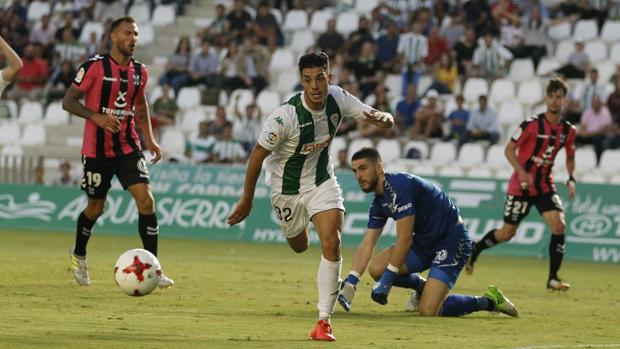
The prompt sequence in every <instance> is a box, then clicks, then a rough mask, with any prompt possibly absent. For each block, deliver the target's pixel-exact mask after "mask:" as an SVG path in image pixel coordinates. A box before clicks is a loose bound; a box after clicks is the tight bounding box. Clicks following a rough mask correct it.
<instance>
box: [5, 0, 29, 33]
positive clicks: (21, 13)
mask: <svg viewBox="0 0 620 349" xmlns="http://www.w3.org/2000/svg"><path fill="white" fill-rule="evenodd" d="M5 3H6V1H5ZM14 15H15V16H17V17H19V19H20V20H21V21H22V23H25V22H26V20H27V19H28V18H27V16H28V6H24V5H23V4H22V1H21V0H12V1H11V4H10V5H9V6H7V7H5V8H4V21H3V22H4V23H6V22H8V21H9V19H10V18H11V17H12V16H14ZM3 36H4V35H3ZM5 37H6V36H5Z"/></svg>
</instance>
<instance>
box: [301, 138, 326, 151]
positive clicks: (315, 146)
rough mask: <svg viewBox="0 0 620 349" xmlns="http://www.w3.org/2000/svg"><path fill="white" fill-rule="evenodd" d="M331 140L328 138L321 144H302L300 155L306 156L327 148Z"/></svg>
mask: <svg viewBox="0 0 620 349" xmlns="http://www.w3.org/2000/svg"><path fill="white" fill-rule="evenodd" d="M331 140H332V139H331V138H329V139H328V140H327V141H326V142H322V143H307V144H304V145H303V147H301V151H300V154H304V155H308V154H310V153H312V152H315V151H318V150H321V149H323V148H326V147H327V146H329V142H331Z"/></svg>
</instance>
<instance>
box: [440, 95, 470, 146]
mask: <svg viewBox="0 0 620 349" xmlns="http://www.w3.org/2000/svg"><path fill="white" fill-rule="evenodd" d="M464 102H465V98H463V95H458V96H456V109H455V110H453V111H451V112H450V115H448V120H449V121H450V134H449V135H448V137H446V139H445V140H446V141H449V140H451V139H456V140H457V141H459V143H463V140H464V139H466V137H467V121H468V120H469V110H466V109H465V108H463V103H464Z"/></svg>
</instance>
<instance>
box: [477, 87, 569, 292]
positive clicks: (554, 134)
mask: <svg viewBox="0 0 620 349" xmlns="http://www.w3.org/2000/svg"><path fill="white" fill-rule="evenodd" d="M566 93H567V87H566V84H565V83H564V81H562V80H560V79H558V78H553V79H551V80H550V81H549V83H548V84H547V88H546V96H545V102H546V104H547V111H546V112H544V113H542V114H539V115H533V116H531V117H530V118H528V119H527V120H525V121H524V122H522V123H521V125H520V127H519V128H518V129H517V130H516V131H515V133H514V134H513V136H512V138H511V139H510V141H508V144H507V145H506V149H505V152H504V153H505V154H506V158H507V159H508V161H509V162H510V164H511V165H512V167H513V168H514V169H515V171H514V172H513V174H512V177H511V178H510V182H509V183H508V193H507V195H506V203H505V205H504V225H503V226H502V227H501V228H499V229H493V230H491V231H489V232H488V233H487V234H486V235H485V236H484V238H482V240H480V241H478V242H477V243H476V244H475V245H474V248H473V251H472V254H471V256H470V257H469V260H468V261H467V265H466V266H465V269H466V271H467V273H468V274H471V273H472V272H473V270H474V263H475V262H476V259H477V258H478V255H479V254H480V252H482V251H483V250H485V249H487V248H490V247H493V246H495V245H497V244H498V243H500V242H504V241H508V240H510V239H512V237H513V236H514V235H515V234H516V232H517V228H518V227H519V224H520V222H521V220H523V218H525V217H526V216H527V215H528V213H529V212H530V208H531V206H532V205H534V206H536V208H537V209H538V212H539V213H540V214H541V215H542V216H543V218H544V220H545V222H546V223H547V224H548V225H549V226H550V227H551V243H550V244H549V278H548V280H547V288H548V289H551V290H563V291H566V290H568V288H569V287H570V285H569V284H568V283H566V282H564V281H562V279H560V278H559V277H558V270H559V269H560V266H561V264H562V258H563V257H564V229H565V226H566V220H565V217H564V211H563V208H562V200H561V199H560V196H559V195H558V194H557V193H556V190H555V183H554V182H553V175H552V174H551V170H552V168H553V161H554V159H555V156H556V154H557V153H558V152H559V151H560V149H561V148H562V147H564V148H565V149H566V170H567V171H568V175H569V179H568V181H567V182H566V185H567V187H568V197H569V198H570V199H572V198H573V197H574V196H575V190H576V189H575V178H574V177H573V171H574V170H575V127H574V126H573V125H571V124H570V123H569V122H568V121H565V120H562V107H563V106H564V104H565V99H566Z"/></svg>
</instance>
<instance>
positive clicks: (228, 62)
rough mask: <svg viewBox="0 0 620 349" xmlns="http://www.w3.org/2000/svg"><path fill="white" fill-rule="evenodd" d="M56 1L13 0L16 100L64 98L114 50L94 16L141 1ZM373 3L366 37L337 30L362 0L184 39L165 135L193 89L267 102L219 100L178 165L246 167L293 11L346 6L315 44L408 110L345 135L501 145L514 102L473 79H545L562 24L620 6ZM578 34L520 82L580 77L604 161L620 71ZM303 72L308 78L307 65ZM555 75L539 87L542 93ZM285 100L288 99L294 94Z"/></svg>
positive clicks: (262, 14) (359, 87) (578, 97)
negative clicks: (522, 67) (19, 65)
mask: <svg viewBox="0 0 620 349" xmlns="http://www.w3.org/2000/svg"><path fill="white" fill-rule="evenodd" d="M358 1H360V0H358ZM33 2H38V1H33ZM50 2H51V3H52V6H51V12H50V13H49V14H46V15H44V16H43V17H41V19H40V20H37V21H35V22H28V21H27V11H28V8H27V5H25V4H26V3H28V1H13V2H12V3H11V4H10V5H9V6H8V7H5V8H4V9H3V10H2V13H1V15H0V19H1V34H2V35H3V36H4V37H5V38H6V39H7V41H8V42H9V43H10V44H11V46H12V47H14V48H15V49H16V50H17V52H18V53H19V54H20V56H22V57H23V58H24V68H23V69H22V71H21V73H20V75H19V76H18V78H17V79H16V83H15V84H14V85H13V87H12V88H11V89H10V90H9V91H7V93H6V98H11V99H19V98H30V99H34V100H41V101H44V103H48V102H49V101H52V100H57V99H59V98H61V97H62V96H63V94H64V91H65V90H66V88H67V87H68V86H69V84H70V83H71V81H72V77H73V76H74V74H75V67H76V64H78V63H79V62H81V61H83V60H84V59H86V58H87V57H89V56H92V55H94V54H96V53H101V52H105V51H107V49H108V47H109V39H108V37H107V34H106V33H103V35H101V36H100V37H99V36H97V35H94V34H92V35H90V36H89V41H88V43H86V44H85V43H82V42H80V41H78V37H79V36H80V35H81V34H82V33H81V32H80V30H81V28H82V26H83V25H84V24H85V23H86V22H87V21H91V20H95V21H102V22H104V23H105V27H106V28H107V26H108V25H109V23H110V19H109V18H108V16H110V15H111V14H117V15H121V14H124V13H126V12H127V9H128V8H129V6H131V4H132V3H133V1H130V2H127V1H122V2H121V1H90V0H81V1H80V0H73V1H71V0H69V1H50ZM158 2H162V1H158ZM169 2H175V3H178V4H179V8H180V10H179V11H183V5H184V4H185V2H184V1H169ZM372 2H373V3H375V2H376V3H377V6H376V7H375V8H373V9H370V10H369V11H368V13H366V14H360V15H359V17H357V18H358V25H357V26H355V27H356V29H355V30H353V31H352V32H350V33H345V32H343V31H339V30H338V23H337V20H336V19H335V18H336V17H337V16H336V15H333V14H334V13H335V14H338V13H343V12H346V11H349V10H352V6H354V5H352V4H354V3H355V2H354V1H335V0H297V1H292V0H289V1H251V0H247V1H244V0H234V1H227V2H222V3H219V2H217V1H216V4H217V5H216V7H215V15H214V17H213V18H211V19H210V21H209V24H208V26H206V27H205V28H201V30H199V32H198V33H197V34H196V35H188V36H183V37H181V38H180V39H179V40H178V43H176V44H175V47H174V48H171V53H170V55H169V56H168V59H167V62H166V65H165V70H164V72H163V74H162V75H161V76H159V77H153V78H152V79H151V85H154V84H157V83H159V85H160V86H161V90H162V93H161V97H158V98H157V99H156V100H155V101H154V104H153V106H152V112H153V118H154V123H155V127H156V128H158V129H159V128H161V129H164V128H165V127H167V126H171V125H174V124H175V123H176V124H178V123H179V122H180V120H179V119H180V117H178V116H179V115H180V110H181V108H179V104H180V103H179V100H178V99H175V98H176V96H178V95H179V94H180V92H181V90H182V89H183V88H185V87H198V88H200V90H201V91H202V92H201V93H202V100H203V102H204V101H205V100H209V101H210V100H213V101H215V102H213V103H211V102H207V103H208V104H217V101H218V99H219V94H220V91H225V93H226V95H227V96H228V97H229V98H230V97H233V96H235V91H237V90H239V89H248V90H250V91H252V94H253V97H254V99H253V100H252V101H250V102H249V103H248V102H247V101H245V102H244V103H242V105H240V103H239V100H238V99H237V100H229V102H227V103H226V104H225V105H219V106H216V108H215V117H214V118H212V119H213V121H204V120H200V125H199V127H198V128H197V129H199V131H198V132H195V134H193V135H191V136H189V137H188V138H187V145H186V150H185V154H181V155H179V156H176V157H173V159H174V160H176V161H190V162H195V163H205V162H220V163H239V162H243V161H245V159H246V157H247V155H248V154H249V151H250V149H251V147H252V146H253V144H254V143H255V142H256V138H257V136H258V132H259V129H260V126H261V117H263V116H265V115H266V114H268V113H270V112H271V110H260V108H259V107H258V105H257V103H256V98H257V97H258V95H259V94H260V93H261V91H265V90H276V91H280V90H278V89H277V88H276V84H277V83H278V82H279V81H280V80H278V79H277V78H278V76H276V74H274V73H273V71H272V69H270V64H271V63H272V59H274V56H275V55H276V54H277V53H278V52H279V51H280V49H281V48H290V47H293V46H294V45H296V42H295V40H293V34H297V32H295V33H293V32H292V31H286V30H285V28H284V25H283V24H282V18H284V17H286V16H287V14H288V13H289V12H291V11H297V10H302V11H304V12H305V13H306V14H307V17H306V18H312V16H314V15H318V14H319V13H322V11H323V12H324V10H325V9H326V8H329V9H331V10H333V13H332V15H333V16H332V18H331V19H329V20H326V26H325V28H324V30H323V32H321V33H317V35H316V36H314V38H313V40H312V41H311V42H310V43H309V45H308V47H305V50H306V51H307V50H315V49H320V50H323V51H325V52H327V53H328V54H329V56H330V57H331V70H332V73H333V75H334V80H333V83H334V84H338V85H340V86H341V87H343V88H344V89H345V90H347V91H349V92H351V93H352V94H354V95H356V96H358V97H359V98H360V99H361V100H363V101H365V102H366V103H368V104H369V105H373V106H375V107H376V108H377V109H380V110H384V111H388V112H391V113H392V114H393V115H394V116H395V121H396V124H397V126H395V127H394V129H392V130H378V129H376V128H372V127H368V125H366V124H364V122H357V121H355V120H352V119H345V121H344V123H343V125H342V126H341V128H340V131H339V132H340V133H339V134H338V136H345V137H349V138H350V139H354V138H357V137H380V138H398V139H400V140H410V139H413V140H422V141H426V140H432V139H437V140H443V141H454V142H455V143H456V144H458V145H459V146H461V145H463V144H464V143H467V142H472V141H480V140H482V141H486V142H487V143H485V144H495V143H497V142H499V141H500V140H502V141H503V140H505V139H506V138H507V136H509V132H510V129H512V127H510V128H508V127H505V125H504V124H502V123H501V122H500V120H499V116H498V115H499V114H500V113H499V111H500V110H499V108H500V106H501V103H499V102H498V101H496V100H493V98H491V97H493V96H492V95H493V94H495V93H500V92H502V91H495V90H494V89H493V88H491V89H488V87H487V88H485V89H482V90H481V91H488V93H489V96H487V95H486V92H485V93H482V92H475V94H474V95H469V96H468V95H467V92H468V91H467V86H466V85H467V83H468V82H469V80H472V81H474V80H475V82H479V81H483V83H484V84H486V86H491V87H493V86H503V85H501V84H499V83H498V84H497V85H495V84H494V83H495V82H499V81H500V80H503V79H512V78H513V76H512V75H513V74H512V72H511V64H513V63H516V62H517V61H519V62H521V61H523V60H524V59H529V60H531V62H532V64H533V69H534V70H533V71H534V72H537V71H538V72H540V71H542V70H544V69H538V68H542V67H540V65H543V64H544V63H545V59H546V58H548V57H552V56H553V51H558V50H559V49H560V48H559V47H556V48H555V49H553V48H554V44H556V41H552V40H551V39H550V32H551V31H552V30H553V29H554V28H555V27H558V26H563V25H566V24H569V25H575V24H576V23H578V22H579V21H581V20H584V19H592V20H594V21H595V23H596V25H597V28H596V31H597V32H596V36H599V35H600V34H599V33H600V32H601V31H602V30H601V29H602V27H603V25H604V23H605V21H606V20H608V19H609V18H608V17H609V13H610V10H611V6H612V5H613V4H612V3H613V2H612V1H593V0H590V1H586V0H572V1H563V2H556V3H557V4H556V5H555V6H553V7H547V6H545V5H544V4H543V1H540V0H494V1H486V0H470V1H445V0H444V1H442V0H439V1H429V0H417V1H413V0H383V1H372ZM306 29H307V28H306ZM569 31H570V29H569ZM579 34H580V33H578V32H576V33H574V34H573V37H572V39H573V42H571V43H570V45H571V46H569V47H568V48H567V47H566V45H564V47H563V48H562V49H563V50H564V51H562V52H564V53H565V54H566V55H567V57H564V58H565V59H564V60H565V61H566V64H564V65H561V66H560V65H559V64H557V66H554V67H553V68H552V69H546V71H544V73H543V74H542V75H539V76H537V78H534V77H526V78H525V79H524V80H520V81H519V82H521V83H522V84H527V83H528V80H531V79H538V78H540V79H544V78H547V77H550V76H552V75H560V76H563V77H564V78H566V79H568V81H569V83H570V86H571V89H570V91H569V96H568V100H569V102H568V106H567V108H566V118H567V119H568V120H570V121H571V122H573V123H574V124H576V125H578V139H577V141H578V144H580V145H583V144H591V145H593V146H594V149H595V151H596V156H597V161H598V160H599V159H600V157H601V154H602V153H603V152H604V150H605V149H607V148H617V147H620V79H619V78H618V76H620V75H619V74H620V65H618V66H617V68H616V71H615V73H613V75H612V74H608V75H612V76H611V79H610V80H609V81H601V79H599V74H598V73H599V72H598V71H597V64H596V62H593V60H592V58H591V57H590V56H589V53H588V51H587V50H586V47H585V46H586V45H585V43H584V40H583V39H582V38H581V37H580V36H579ZM568 38H569V37H566V39H568ZM193 44H194V46H196V47H194V46H193ZM557 46H560V45H559V44H558V45H557ZM605 49H606V48H605ZM137 58H138V59H140V58H141V57H137ZM143 60H147V58H143ZM614 63H615V64H620V61H617V62H614ZM0 64H1V63H0ZM513 68H514V65H513ZM290 70H291V71H292V72H295V73H296V66H295V64H293V65H292V67H291V68H290ZM518 73H519V72H518V71H517V72H516V74H518ZM388 76H392V77H393V76H400V78H399V83H398V84H394V83H393V82H391V83H390V82H388V79H387V77H388ZM605 80H606V79H605ZM542 81H544V80H540V81H539V80H535V83H536V84H538V87H540V86H541V82H542ZM612 84H613V85H612ZM472 85H473V83H472ZM510 85H511V86H510V87H511V88H512V91H511V95H510V96H509V98H504V99H503V100H501V101H504V102H505V101H506V100H508V99H511V100H515V99H516V98H515V97H516V96H517V89H516V88H515V87H514V86H515V85H514V84H513V83H512V82H511V83H510ZM609 85H611V86H613V88H610V87H608V86H609ZM293 86H294V85H293ZM575 86H579V88H573V87H575ZM296 89H297V90H299V89H300V86H299V85H297V86H296ZM498 89H502V87H498ZM473 91H478V90H475V89H473ZM213 96H215V97H213ZM238 96H239V95H238V94H237V95H236V97H238ZM279 97H280V99H281V100H283V99H284V98H285V93H282V94H280V95H279ZM286 98H288V97H286ZM524 101H525V102H524ZM521 102H522V104H524V105H525V111H524V115H525V114H533V113H534V112H540V111H541V109H540V106H541V105H542V94H540V95H539V96H538V97H537V99H536V100H527V99H526V100H521ZM207 103H205V104H207ZM522 118H523V116H521V119H522ZM518 122H519V120H517V121H516V124H518ZM511 126H515V125H514V124H513V125H511Z"/></svg>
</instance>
